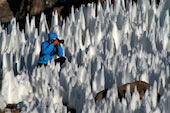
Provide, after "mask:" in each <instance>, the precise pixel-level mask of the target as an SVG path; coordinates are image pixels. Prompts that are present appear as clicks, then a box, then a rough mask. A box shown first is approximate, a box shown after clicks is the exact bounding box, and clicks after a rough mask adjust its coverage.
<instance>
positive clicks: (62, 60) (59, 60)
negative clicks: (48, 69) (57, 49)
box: [55, 57, 66, 66]
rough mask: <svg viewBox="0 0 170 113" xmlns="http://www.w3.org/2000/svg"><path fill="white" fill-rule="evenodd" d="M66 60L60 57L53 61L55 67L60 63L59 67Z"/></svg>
mask: <svg viewBox="0 0 170 113" xmlns="http://www.w3.org/2000/svg"><path fill="white" fill-rule="evenodd" d="M65 60H66V58H65V57H60V58H57V59H55V65H56V64H57V63H60V66H61V65H62V64H63V63H64V62H65Z"/></svg>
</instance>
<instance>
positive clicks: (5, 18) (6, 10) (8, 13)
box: [0, 0, 14, 23]
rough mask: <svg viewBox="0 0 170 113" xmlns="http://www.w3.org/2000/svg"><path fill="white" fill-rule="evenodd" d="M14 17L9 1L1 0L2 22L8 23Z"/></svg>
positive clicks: (0, 13) (0, 15)
mask: <svg viewBox="0 0 170 113" xmlns="http://www.w3.org/2000/svg"><path fill="white" fill-rule="evenodd" d="M13 17H14V15H13V12H12V10H11V9H10V6H9V4H8V2H7V1H5V0H0V22H2V23H7V22H9V21H10V20H11V19H12V18H13Z"/></svg>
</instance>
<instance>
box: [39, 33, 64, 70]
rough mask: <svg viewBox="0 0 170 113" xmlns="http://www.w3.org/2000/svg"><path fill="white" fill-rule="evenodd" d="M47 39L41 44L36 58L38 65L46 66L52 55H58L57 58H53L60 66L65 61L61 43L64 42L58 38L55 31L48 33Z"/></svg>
mask: <svg viewBox="0 0 170 113" xmlns="http://www.w3.org/2000/svg"><path fill="white" fill-rule="evenodd" d="M48 38H49V39H48V41H45V42H43V43H42V44H41V52H40V57H39V60H38V66H40V67H41V66H42V65H44V66H47V64H48V61H50V63H51V60H52V58H53V57H54V55H58V56H59V58H57V59H55V60H54V62H55V65H56V64H57V63H60V66H61V65H62V64H63V63H64V62H65V60H66V58H65V57H64V56H63V49H62V47H61V44H63V43H64V40H60V39H59V38H58V35H57V34H56V33H49V34H48Z"/></svg>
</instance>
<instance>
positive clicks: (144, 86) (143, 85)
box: [95, 81, 160, 101]
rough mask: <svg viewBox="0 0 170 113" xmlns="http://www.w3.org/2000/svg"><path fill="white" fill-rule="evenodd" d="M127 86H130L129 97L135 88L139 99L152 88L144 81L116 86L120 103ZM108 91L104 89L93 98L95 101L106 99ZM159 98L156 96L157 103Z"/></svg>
mask: <svg viewBox="0 0 170 113" xmlns="http://www.w3.org/2000/svg"><path fill="white" fill-rule="evenodd" d="M128 85H129V86H130V93H131V95H132V94H133V92H134V89H135V87H136V88H137V91H138V92H139V96H140V99H142V98H143V96H144V95H145V92H146V90H148V89H149V88H150V87H152V86H151V84H149V83H146V82H144V81H136V82H132V83H127V84H124V85H121V86H118V87H117V90H118V97H119V99H120V101H121V100H122V98H125V94H126V87H127V86H128ZM108 90H110V89H105V90H103V91H100V92H99V93H97V96H96V97H95V101H102V99H104V98H105V97H106V94H107V91H108ZM159 98H160V95H159V94H158V101H159Z"/></svg>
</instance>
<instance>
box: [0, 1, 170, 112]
mask: <svg viewBox="0 0 170 113" xmlns="http://www.w3.org/2000/svg"><path fill="white" fill-rule="evenodd" d="M154 2H155V1H154V0H152V4H151V5H150V4H149V2H148V0H142V1H140V2H139V3H138V4H137V5H136V4H134V5H133V6H132V5H131V4H128V3H127V4H126V3H124V0H120V1H116V2H115V4H114V5H111V3H110V1H107V2H106V3H105V4H104V8H102V7H101V5H100V4H98V5H97V6H96V5H95V4H88V6H87V7H84V6H81V7H80V9H79V10H77V9H76V11H75V12H74V8H72V13H71V14H70V16H69V17H68V18H67V20H66V21H63V24H62V26H58V20H57V19H58V18H57V13H53V17H52V28H51V30H49V29H48V27H47V22H46V17H45V15H44V14H42V16H41V19H40V27H39V31H38V29H37V28H35V18H32V19H31V21H30V22H29V19H28V18H27V21H26V27H25V32H24V31H20V30H19V28H18V25H17V23H16V20H15V19H13V20H12V21H11V23H10V24H9V26H8V28H7V29H4V28H3V27H2V26H0V36H1V38H0V66H1V69H0V74H1V76H3V81H2V88H1V93H0V108H1V109H2V108H3V107H5V105H6V104H8V103H18V102H20V106H22V111H21V112H23V113H32V112H34V113H47V112H49V113H66V112H67V108H66V107H65V106H64V105H63V103H66V104H68V106H69V107H71V108H75V109H76V111H77V112H78V113H111V112H115V113H118V112H121V113H141V112H142V113H150V112H151V113H170V108H169V106H168V105H170V99H169V97H170V76H169V75H170V43H169V42H170V25H169V24H170V17H169V15H170V1H169V0H162V1H161V2H160V5H159V6H156V4H155V3H154ZM130 3H131V1H130ZM125 4H126V6H127V7H126V8H125ZM96 7H97V12H96V11H95V9H96ZM96 13H97V14H96ZM96 15H97V16H96ZM49 32H56V33H57V34H58V35H59V37H60V38H63V39H64V40H65V44H63V48H64V51H65V56H66V57H67V61H66V63H65V64H64V65H63V66H62V67H61V69H60V67H59V65H57V66H55V65H54V62H52V64H51V65H49V66H47V67H41V68H37V62H38V58H39V52H40V46H41V42H43V41H44V40H47V39H48V38H47V34H48V33H49ZM136 80H143V81H146V82H149V83H150V84H152V85H153V87H152V88H150V89H149V90H148V91H147V92H146V94H145V97H144V99H143V100H142V101H140V99H139V94H138V92H137V91H135V92H134V94H133V95H132V96H131V95H130V94H129V93H130V92H128V91H127V92H126V98H125V99H123V100H122V102H120V101H119V99H118V95H117V86H118V85H122V84H124V83H127V82H133V81H136ZM105 88H111V90H109V91H108V93H107V97H106V100H103V101H102V102H97V103H95V101H94V96H95V95H96V93H97V92H99V91H101V90H103V89H105ZM127 89H128V87H127ZM157 92H159V93H160V94H161V95H162V96H161V100H160V102H159V103H158V102H157V100H156V98H157Z"/></svg>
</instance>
